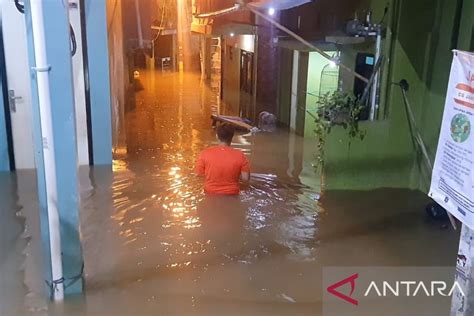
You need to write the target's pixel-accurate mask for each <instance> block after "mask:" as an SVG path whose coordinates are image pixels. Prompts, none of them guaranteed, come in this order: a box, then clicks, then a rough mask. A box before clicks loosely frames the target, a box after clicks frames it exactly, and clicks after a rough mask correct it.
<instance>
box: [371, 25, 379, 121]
mask: <svg viewBox="0 0 474 316" xmlns="http://www.w3.org/2000/svg"><path fill="white" fill-rule="evenodd" d="M381 55H382V30H381V27H380V26H379V27H378V29H377V40H376V44H375V63H374V65H377V62H378V61H379V59H380V56H381ZM381 69H382V68H379V69H376V71H377V73H376V74H375V76H374V84H373V86H372V100H371V105H370V117H369V118H370V120H371V121H373V120H375V117H376V115H377V110H378V108H379V102H378V101H379V100H378V99H379V89H380V84H379V82H380V70H381Z"/></svg>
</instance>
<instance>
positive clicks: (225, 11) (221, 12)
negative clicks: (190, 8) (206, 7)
mask: <svg viewBox="0 0 474 316" xmlns="http://www.w3.org/2000/svg"><path fill="white" fill-rule="evenodd" d="M240 8H241V6H240V4H238V3H236V4H235V5H234V6H232V7H230V8H226V9H222V10H218V11H214V12H207V13H200V14H194V17H195V18H197V19H207V18H214V17H217V16H221V15H225V14H229V13H232V12H235V11H238V10H239V9H240Z"/></svg>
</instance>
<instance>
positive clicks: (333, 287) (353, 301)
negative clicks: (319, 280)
mask: <svg viewBox="0 0 474 316" xmlns="http://www.w3.org/2000/svg"><path fill="white" fill-rule="evenodd" d="M358 278H359V273H356V274H354V275H352V276H350V277H348V278H346V279H344V280H342V281H339V282H337V283H334V284H333V285H330V286H329V287H328V288H327V291H328V292H329V293H330V294H332V295H334V296H335V297H337V298H340V299H341V300H344V301H346V302H348V303H350V304H352V305H356V306H357V305H359V301H358V300H356V299H353V298H352V297H351V296H352V294H353V293H354V291H355V285H356V284H355V281H356V280H357V279H358ZM347 283H350V284H351V293H350V294H349V296H347V295H346V294H343V293H341V292H339V291H337V289H338V288H340V287H341V286H344V285H346V284H347Z"/></svg>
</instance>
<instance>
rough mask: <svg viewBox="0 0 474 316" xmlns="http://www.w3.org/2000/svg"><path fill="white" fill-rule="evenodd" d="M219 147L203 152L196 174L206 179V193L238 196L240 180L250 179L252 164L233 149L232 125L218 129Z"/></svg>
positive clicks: (221, 126)
mask: <svg viewBox="0 0 474 316" xmlns="http://www.w3.org/2000/svg"><path fill="white" fill-rule="evenodd" d="M217 138H218V139H219V145H217V146H214V147H210V148H207V149H205V150H203V151H202V152H201V154H200V155H199V158H198V160H197V163H196V169H195V172H196V174H197V175H199V176H204V177H205V182H204V191H205V192H206V193H207V194H215V195H238V194H239V192H240V180H243V181H245V182H247V181H249V179H250V164H249V161H248V159H247V157H245V155H244V154H243V153H242V152H241V151H239V150H236V149H233V148H232V147H231V144H232V139H233V138H234V128H233V127H232V126H230V125H226V124H224V125H220V126H219V127H217Z"/></svg>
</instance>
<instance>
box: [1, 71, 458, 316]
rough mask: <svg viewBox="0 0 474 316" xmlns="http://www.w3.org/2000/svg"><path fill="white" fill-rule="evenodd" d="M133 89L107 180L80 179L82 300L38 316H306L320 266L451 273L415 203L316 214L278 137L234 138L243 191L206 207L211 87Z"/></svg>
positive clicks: (449, 256) (417, 196)
mask: <svg viewBox="0 0 474 316" xmlns="http://www.w3.org/2000/svg"><path fill="white" fill-rule="evenodd" d="M142 80H143V83H144V87H145V90H144V91H142V92H140V93H139V94H138V95H137V106H136V109H135V110H134V111H132V112H130V113H128V115H127V126H126V134H127V151H126V152H125V151H124V150H123V148H122V149H121V150H118V151H117V153H119V154H120V155H119V154H117V159H116V161H115V162H114V166H113V172H112V171H111V170H110V169H109V168H94V169H93V170H90V171H89V170H82V172H81V195H82V212H81V220H82V227H81V232H82V236H83V247H84V252H85V266H86V278H87V295H86V297H85V299H83V300H80V301H75V300H72V301H70V302H68V304H66V306H65V307H64V311H63V312H61V311H59V310H58V309H57V308H53V307H50V311H49V313H50V314H52V313H55V314H61V313H64V314H67V315H320V313H321V297H322V289H321V270H322V267H323V266H354V265H366V266H367V265H388V266H390V265H392V266H394V265H395V266H397V265H432V266H436V265H438V266H441V265H454V262H455V253H456V249H457V242H456V239H457V236H456V234H455V233H453V232H452V231H450V230H448V229H443V228H441V225H440V224H438V223H434V222H431V221H429V220H427V219H426V218H425V216H424V213H423V207H424V204H425V203H426V201H427V199H426V198H425V197H424V196H423V194H421V193H419V192H412V191H408V190H396V189H383V190H377V191H372V192H355V191H353V192H351V191H339V192H325V193H324V194H323V196H322V200H321V203H318V202H317V201H316V200H317V197H318V196H319V195H318V193H319V190H318V181H317V180H318V179H317V177H316V176H315V175H314V174H313V171H312V167H311V154H312V151H313V145H312V144H311V143H310V142H308V141H307V140H306V141H305V140H304V139H302V138H300V137H297V136H295V135H291V134H288V133H287V132H285V131H278V132H276V133H272V134H265V133H262V134H256V135H250V134H249V135H238V137H236V139H235V144H233V145H234V146H235V147H236V148H238V149H240V150H242V151H243V152H244V153H245V154H247V155H248V156H249V159H250V161H251V164H252V172H253V176H252V180H251V182H250V185H249V186H248V187H244V188H243V191H242V193H241V195H240V196H237V197H206V196H205V195H204V194H203V192H202V183H201V180H200V179H198V178H196V177H195V176H194V175H193V174H192V170H193V167H194V161H195V158H196V156H197V155H198V153H199V152H200V151H201V150H202V149H203V148H205V147H207V146H210V145H212V144H215V142H216V139H215V136H214V131H213V129H212V128H211V122H210V115H211V113H215V112H219V113H225V111H226V110H225V108H224V107H223V106H222V105H221V104H219V98H218V95H217V94H216V91H219V89H218V86H216V87H215V89H210V88H209V87H208V86H207V85H206V84H205V83H204V82H202V81H201V79H200V77H199V76H197V75H192V74H186V75H178V74H164V75H161V74H158V73H157V74H152V73H142ZM30 177H31V175H30ZM12 201H13V202H14V204H13V205H15V203H17V202H18V201H17V200H16V199H15V198H13V199H12ZM27 204H34V203H27ZM11 208H12V205H10V207H8V208H7V209H8V210H11ZM11 220H12V221H13V219H11ZM15 220H18V219H15ZM18 223H19V224H18V225H20V227H21V221H20V222H18ZM11 235H12V236H13V235H15V233H12V234H11ZM17 235H18V234H16V235H15V236H16V238H18V236H17ZM9 245H12V244H11V243H10V244H9ZM5 251H7V252H9V253H12V254H14V255H15V254H16V256H14V257H15V258H16V260H20V261H21V258H22V256H21V254H18V251H16V250H15V249H14V247H10V248H9V249H7V250H5ZM9 266H10V267H11V266H12V265H9ZM30 266H34V264H30ZM2 283H3V281H2ZM27 283H28V282H27ZM20 284H21V283H20ZM30 284H34V282H31V283H30ZM20 288H21V286H20ZM3 289H4V288H3V285H2V290H3ZM30 292H31V289H30ZM16 293H17V295H16V297H20V299H19V300H18V301H19V302H21V303H24V299H23V298H21V295H22V294H21V293H22V291H21V290H18V291H16ZM0 296H2V295H0ZM20 305H21V304H20ZM0 306H1V304H0ZM11 310H13V309H11ZM54 310H56V311H54ZM46 313H47V312H43V314H46ZM6 315H8V314H6ZM2 316H3V314H2Z"/></svg>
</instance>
